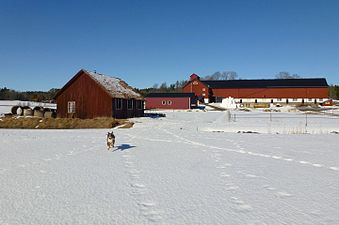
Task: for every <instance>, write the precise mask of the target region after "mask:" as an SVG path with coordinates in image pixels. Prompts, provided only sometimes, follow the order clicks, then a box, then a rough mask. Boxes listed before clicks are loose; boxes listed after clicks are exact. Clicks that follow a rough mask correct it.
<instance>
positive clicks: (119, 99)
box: [55, 69, 144, 119]
mask: <svg viewBox="0 0 339 225" xmlns="http://www.w3.org/2000/svg"><path fill="white" fill-rule="evenodd" d="M55 98H56V102H57V115H58V117H70V118H73V117H75V118H82V119H87V118H95V117H114V118H130V117H138V116H143V114H144V100H143V98H142V97H141V95H140V94H138V93H136V92H135V91H134V90H133V88H131V87H130V86H128V85H127V83H125V82H124V81H123V80H121V79H119V78H114V77H110V76H106V75H103V74H99V73H95V72H90V71H87V70H84V69H82V70H80V71H79V72H78V73H77V74H76V75H75V76H74V77H73V78H72V79H71V80H70V81H68V82H67V83H66V84H65V86H64V87H63V88H62V89H61V90H60V91H59V92H58V93H57V95H56V97H55Z"/></svg>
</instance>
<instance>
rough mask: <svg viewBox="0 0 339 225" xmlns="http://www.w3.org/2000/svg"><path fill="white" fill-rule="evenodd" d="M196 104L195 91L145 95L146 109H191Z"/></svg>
mask: <svg viewBox="0 0 339 225" xmlns="http://www.w3.org/2000/svg"><path fill="white" fill-rule="evenodd" d="M196 104H197V98H196V97H195V94H194V93H150V94H148V95H147V96H146V97H145V108H146V109H191V108H192V107H194V106H196Z"/></svg>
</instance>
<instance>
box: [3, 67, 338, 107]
mask: <svg viewBox="0 0 339 225" xmlns="http://www.w3.org/2000/svg"><path fill="white" fill-rule="evenodd" d="M298 78H302V77H301V76H300V75H298V74H290V73H289V72H279V73H278V74H277V75H276V76H275V79H298ZM201 79H202V80H237V79H240V78H239V76H238V74H237V72H235V71H222V72H215V73H213V74H211V75H207V76H204V77H202V78H201ZM187 82H188V81H187V80H177V81H176V82H175V83H172V84H167V83H166V82H163V83H161V84H160V85H159V84H154V85H153V86H152V87H149V88H142V89H138V88H135V90H136V91H137V92H139V93H140V94H141V95H142V96H146V95H147V94H149V93H154V92H158V93H160V92H167V93H171V92H182V88H183V86H184V85H185V84H186V83H187ZM59 90H60V89H57V88H52V89H50V90H49V91H24V92H20V91H15V90H12V89H8V88H7V87H4V88H0V100H21V101H36V102H53V101H54V100H55V99H54V98H55V95H56V93H57V92H58V91H59ZM329 97H330V98H331V99H339V85H333V84H332V85H330V86H329Z"/></svg>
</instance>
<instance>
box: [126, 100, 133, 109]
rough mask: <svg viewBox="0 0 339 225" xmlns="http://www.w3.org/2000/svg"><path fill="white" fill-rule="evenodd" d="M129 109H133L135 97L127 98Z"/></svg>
mask: <svg viewBox="0 0 339 225" xmlns="http://www.w3.org/2000/svg"><path fill="white" fill-rule="evenodd" d="M127 109H133V99H128V100H127Z"/></svg>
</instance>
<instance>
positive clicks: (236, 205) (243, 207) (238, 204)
mask: <svg viewBox="0 0 339 225" xmlns="http://www.w3.org/2000/svg"><path fill="white" fill-rule="evenodd" d="M231 203H232V204H233V206H232V208H233V209H234V210H236V211H238V212H243V213H246V212H249V211H252V210H253V208H252V206H251V205H248V204H246V203H245V202H244V201H242V200H241V199H239V198H237V197H231Z"/></svg>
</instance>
